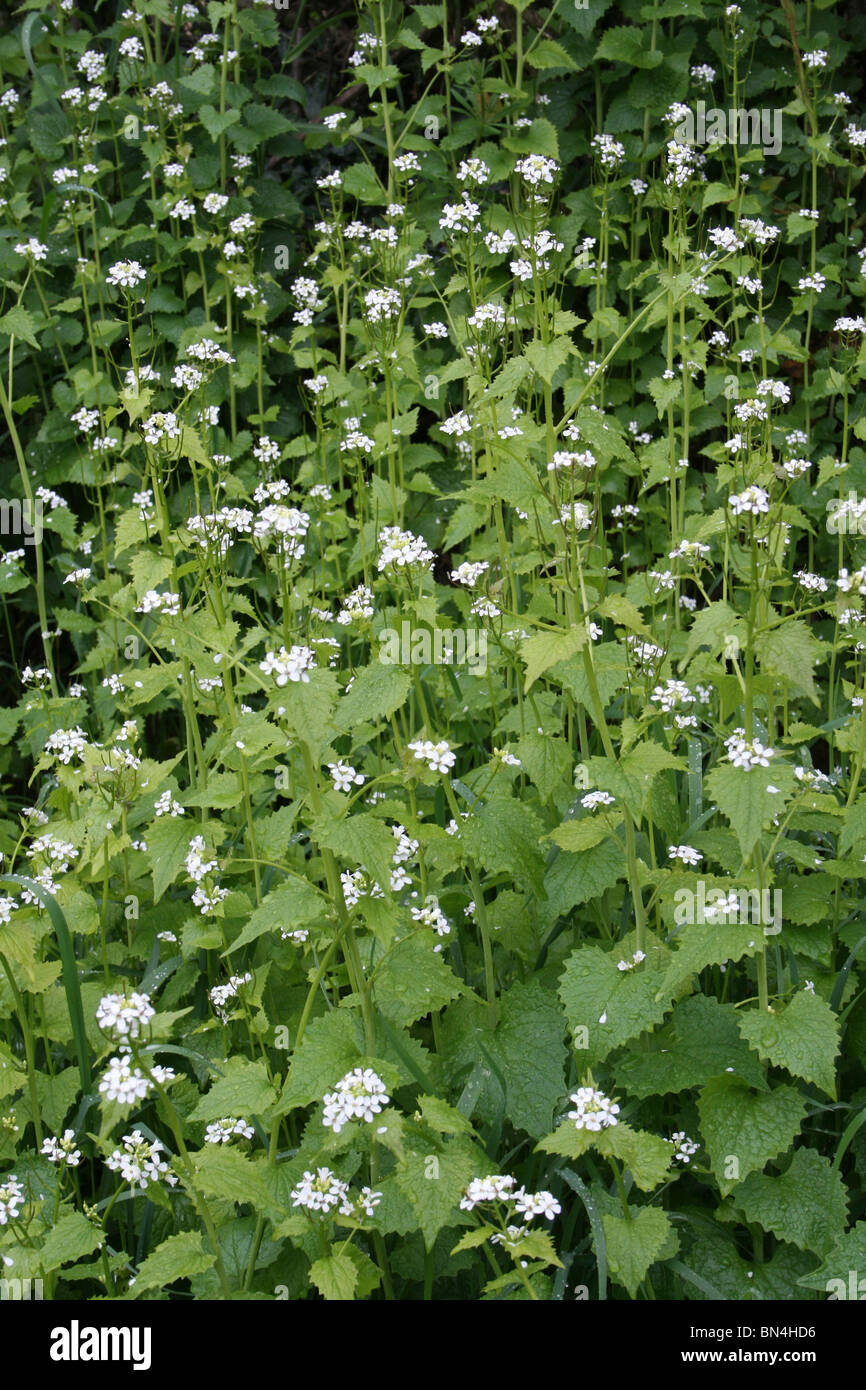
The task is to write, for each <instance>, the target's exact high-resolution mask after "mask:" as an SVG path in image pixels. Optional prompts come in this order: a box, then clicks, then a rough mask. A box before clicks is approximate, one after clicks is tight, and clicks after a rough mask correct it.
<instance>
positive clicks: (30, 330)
mask: <svg viewBox="0 0 866 1390" xmlns="http://www.w3.org/2000/svg"><path fill="white" fill-rule="evenodd" d="M0 333H7V334H8V335H9V337H10V338H23V340H24V342H25V343H29V344H30V346H31V347H34V348H38V347H39V339H38V338H37V337H36V325H35V323H34V322H33V315H32V314H30V313H28V312H27V310H26V309H25V308H24V307H23V306H22V305H21V304H16V305H15V306H14V307H13V308H11V309H9V310H7V312H6V313H5V314H4V315H3V317H2V318H0Z"/></svg>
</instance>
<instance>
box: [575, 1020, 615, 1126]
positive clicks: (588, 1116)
mask: <svg viewBox="0 0 866 1390" xmlns="http://www.w3.org/2000/svg"><path fill="white" fill-rule="evenodd" d="M603 1017H604V1016H603ZM569 1100H571V1101H573V1102H574V1107H575V1108H574V1109H573V1110H569V1112H568V1119H569V1120H574V1127H575V1129H589V1130H592V1131H593V1132H598V1131H599V1130H602V1129H608V1128H610V1126H611V1125H615V1124H618V1123H619V1122H618V1120H617V1118H616V1117H617V1115H618V1114H619V1106H618V1105H616V1104H615V1103H614V1102H613V1101H612V1100H610V1099H609V1098H608V1097H607V1096H606V1095H604V1094H603V1093H602V1092H601V1091H597V1090H595V1089H594V1087H592V1086H578V1088H577V1090H576V1091H575V1092H574V1093H573V1094H572V1095H570V1096H569Z"/></svg>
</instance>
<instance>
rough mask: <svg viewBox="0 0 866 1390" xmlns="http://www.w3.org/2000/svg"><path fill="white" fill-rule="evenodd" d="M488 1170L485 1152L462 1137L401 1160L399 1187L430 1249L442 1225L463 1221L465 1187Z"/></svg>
mask: <svg viewBox="0 0 866 1390" xmlns="http://www.w3.org/2000/svg"><path fill="white" fill-rule="evenodd" d="M431 1160H433V1161H431ZM489 1171H490V1168H489V1163H488V1162H487V1160H486V1159H485V1157H484V1154H483V1153H482V1152H481V1151H480V1150H479V1149H478V1148H476V1146H475V1145H474V1144H472V1143H471V1142H470V1140H468V1139H462V1138H457V1139H452V1140H451V1141H450V1142H449V1143H447V1144H443V1145H442V1146H441V1147H440V1148H439V1149H438V1150H437V1151H436V1152H435V1153H433V1154H421V1153H413V1154H410V1155H409V1156H408V1158H407V1159H406V1161H405V1162H404V1163H402V1164H400V1166H399V1167H398V1169H397V1175H396V1179H397V1187H398V1188H399V1190H400V1191H401V1192H402V1194H403V1196H404V1197H405V1198H406V1199H407V1201H408V1202H409V1205H410V1206H411V1208H412V1210H413V1212H414V1213H415V1218H416V1221H417V1224H418V1227H419V1229H420V1231H421V1235H422V1236H423V1238H424V1245H425V1247H426V1249H427V1250H432V1249H433V1245H434V1244H435V1241H436V1237H437V1236H438V1234H439V1232H440V1231H441V1230H442V1229H443V1227H445V1226H457V1225H459V1224H460V1223H461V1221H462V1219H463V1214H462V1212H461V1211H460V1198H461V1197H462V1196H463V1192H464V1189H465V1188H466V1187H468V1185H469V1183H470V1182H471V1181H472V1179H473V1178H477V1177H478V1176H479V1174H481V1173H483V1172H489Z"/></svg>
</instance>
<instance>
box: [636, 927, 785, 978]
mask: <svg viewBox="0 0 866 1390" xmlns="http://www.w3.org/2000/svg"><path fill="white" fill-rule="evenodd" d="M677 942H678V943H679V944H678V945H677V949H676V950H675V951H674V952H673V953H672V956H671V960H670V964H669V965H668V969H667V974H666V975H665V977H664V980H663V981H662V984H661V991H662V994H663V995H665V994H666V995H668V996H670V995H673V994H676V993H677V991H678V990H679V989H680V988H681V987H682V986H683V985H684V984H686V983H687V981H688V980H689V979H690V978H691V976H692V975H696V974H697V973H698V971H699V970H704V969H705V968H706V967H707V966H708V965H724V963H725V961H727V960H730V961H738V960H741V959H742V957H743V956H749V955H752V956H756V955H758V954H759V953H760V952H761V951H762V950H763V935H762V928H761V927H760V926H758V927H754V926H749V925H741V924H739V923H738V924H737V925H736V926H714V925H712V924H711V923H709V922H704V923H700V922H694V923H692V924H691V925H690V926H686V927H684V928H683V930H682V931H681V932H680V934H679V936H678V937H676V938H675V943H674V944H676V943H677Z"/></svg>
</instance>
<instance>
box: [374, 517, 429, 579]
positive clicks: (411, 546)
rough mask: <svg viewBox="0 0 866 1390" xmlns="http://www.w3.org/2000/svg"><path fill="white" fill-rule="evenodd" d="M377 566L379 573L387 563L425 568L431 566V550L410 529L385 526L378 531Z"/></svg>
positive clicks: (398, 566) (399, 566)
mask: <svg viewBox="0 0 866 1390" xmlns="http://www.w3.org/2000/svg"><path fill="white" fill-rule="evenodd" d="M378 540H379V546H380V547H381V549H380V552H379V560H378V568H379V571H380V573H381V571H382V570H384V569H386V568H387V567H388V565H395V566H396V567H397V568H398V569H404V568H405V567H406V566H407V565H423V566H424V568H425V569H431V568H432V566H433V551H432V550H431V549H430V548H429V546H428V545H427V542H426V541H425V540H424V539H423V537H421V536H415V535H413V534H412V532H411V531H401V530H400V527H399V526H386V527H384V529H383V530H381V531H380V532H379V537H378Z"/></svg>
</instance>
